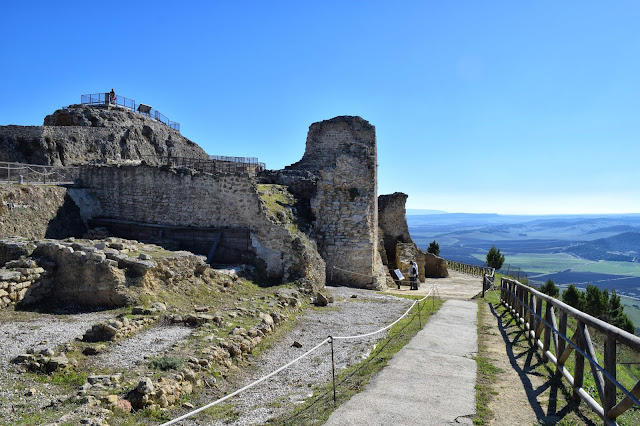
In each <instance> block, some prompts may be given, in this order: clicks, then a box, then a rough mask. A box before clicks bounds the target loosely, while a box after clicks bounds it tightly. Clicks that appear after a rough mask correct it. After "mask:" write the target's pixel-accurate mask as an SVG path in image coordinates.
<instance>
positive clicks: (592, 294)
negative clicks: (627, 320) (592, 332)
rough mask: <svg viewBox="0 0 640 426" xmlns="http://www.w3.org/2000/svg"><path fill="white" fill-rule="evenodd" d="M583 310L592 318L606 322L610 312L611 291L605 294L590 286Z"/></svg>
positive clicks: (606, 291)
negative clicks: (605, 319)
mask: <svg viewBox="0 0 640 426" xmlns="http://www.w3.org/2000/svg"><path fill="white" fill-rule="evenodd" d="M582 310H583V311H584V312H586V313H587V314H589V315H591V316H592V317H596V318H600V319H602V320H604V318H605V316H606V314H607V312H608V310H609V291H608V290H605V291H604V292H603V291H602V290H600V289H599V288H598V287H596V286H595V285H588V286H587V292H586V294H585V297H584V306H583V309H582Z"/></svg>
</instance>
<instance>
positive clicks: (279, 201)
mask: <svg viewBox="0 0 640 426" xmlns="http://www.w3.org/2000/svg"><path fill="white" fill-rule="evenodd" d="M376 143H377V142H376V134H375V127H374V126H372V125H371V124H370V123H369V122H367V121H366V120H364V119H362V118H360V117H351V116H342V117H335V118H333V119H330V120H326V121H321V122H318V123H314V124H312V125H311V126H310V128H309V133H308V136H307V141H306V147H305V153H304V156H303V157H302V159H301V160H300V161H298V162H296V163H294V164H292V165H290V166H288V167H286V168H285V169H283V170H264V167H263V165H258V166H256V165H255V164H253V163H251V164H248V163H247V164H244V163H242V164H240V166H237V165H236V166H235V168H233V169H231V171H227V170H226V169H224V168H219V167H218V168H216V167H210V168H209V169H207V168H206V167H204V166H206V165H209V166H211V165H212V164H213V165H215V164H219V163H220V161H219V160H212V159H211V158H210V157H209V156H208V155H207V154H206V153H205V152H204V151H203V150H202V149H201V148H200V147H199V146H198V145H197V144H195V143H194V142H192V141H190V140H188V139H186V138H184V137H183V136H182V135H181V134H180V133H179V132H178V131H176V130H174V129H172V128H170V127H169V126H167V125H166V124H164V123H162V122H158V121H157V120H153V119H151V118H149V117H147V116H145V115H143V114H138V113H136V112H134V111H131V110H130V109H127V108H123V107H120V106H117V105H109V104H100V105H85V104H79V105H71V106H69V107H66V108H62V109H60V110H58V111H56V112H54V113H53V114H51V115H49V116H47V117H46V118H45V120H44V125H43V126H26V127H25V126H0V160H5V161H13V162H29V163H36V164H43V165H65V166H69V165H74V166H78V167H79V169H78V172H77V174H76V176H77V177H76V182H75V183H76V185H74V186H72V187H69V188H67V189H66V192H65V194H61V195H58V196H57V197H56V198H55V199H56V200H58V201H57V202H58V203H62V201H63V200H64V203H66V204H67V205H66V206H65V208H62V204H60V206H59V210H58V211H57V212H56V215H55V217H54V218H51V219H50V221H51V223H67V222H69V223H73V224H74V226H73V227H72V226H70V227H69V228H68V229H69V234H68V235H61V232H60V229H59V228H60V226H58V228H57V230H56V232H57V233H56V234H55V237H57V238H64V237H69V236H74V237H80V236H82V235H81V234H82V233H81V232H80V231H78V230H79V229H82V227H83V225H84V226H85V227H88V228H96V227H98V228H100V229H103V230H106V231H107V232H108V235H111V236H114V237H121V238H127V239H136V240H141V241H150V242H154V243H156V244H159V245H164V246H170V247H172V248H178V249H184V250H189V251H191V252H193V253H196V254H199V255H202V256H205V257H206V259H207V261H208V262H209V263H228V264H248V265H252V267H253V268H255V271H256V273H257V274H258V275H259V276H261V277H262V278H263V279H266V280H268V281H271V282H274V283H278V282H297V283H298V284H299V286H300V287H302V288H308V289H319V288H322V287H323V286H324V285H325V283H336V284H343V285H345V284H346V285H349V286H353V287H359V288H372V289H373V288H375V289H383V288H386V287H387V286H388V285H390V284H392V283H393V282H392V279H391V275H390V273H389V271H390V270H393V269H394V268H398V267H400V268H402V267H403V265H404V264H403V262H406V259H405V258H408V257H409V256H410V257H414V258H416V259H418V263H419V265H420V275H421V277H424V274H425V268H424V266H425V261H424V253H421V251H420V250H419V249H418V248H417V246H416V245H415V244H414V243H413V242H412V241H411V238H410V236H409V234H408V228H407V225H406V218H405V215H404V202H405V201H406V195H404V194H400V195H398V194H399V193H398V194H394V195H393V196H382V197H381V198H380V200H381V201H380V203H381V204H380V206H379V205H378V203H379V199H378V194H377V147H376ZM171 158H173V159H174V161H173V162H172V161H171ZM176 158H182V159H183V161H182V164H185V165H186V166H188V167H183V166H181V165H179V164H180V163H179V162H175V159H176ZM184 159H189V161H188V162H187V163H185V162H184ZM203 165H204V166H203ZM220 170H222V171H220ZM388 197H392V198H391V200H393V201H392V202H390V201H389V200H390V199H389V198H388ZM389 205H392V206H393V208H388V207H387V206H389ZM32 207H33V206H32ZM27 209H28V206H27ZM389 212H392V213H389ZM9 214H10V215H11V216H16V215H15V214H13V211H10V212H9ZM69 215H71V216H69ZM379 215H380V217H379ZM25 216H28V215H25ZM79 218H81V220H80V219H79ZM54 219H55V220H54ZM15 220H16V218H15V217H14V221H15ZM65 221H67V222H65ZM23 228H24V227H23ZM45 228H46V227H45ZM14 229H16V230H17V229H20V226H19V225H16V226H15V227H14ZM398 229H400V232H397V230H398ZM84 230H86V228H85V229H84ZM82 232H84V231H82ZM12 235H13V234H12ZM52 235H53V234H51V232H50V231H48V230H45V232H44V234H42V235H28V236H29V237H31V238H44V237H47V236H52ZM3 236H7V235H3ZM400 253H403V255H400ZM7 260H8V261H10V260H12V259H7ZM405 266H406V265H405Z"/></svg>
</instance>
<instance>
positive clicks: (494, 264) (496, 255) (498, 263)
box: [487, 245, 504, 269]
mask: <svg viewBox="0 0 640 426" xmlns="http://www.w3.org/2000/svg"><path fill="white" fill-rule="evenodd" d="M503 263H504V255H503V254H500V249H498V248H496V246H494V245H492V246H491V248H490V249H489V252H488V253H487V265H489V267H491V268H494V269H500V268H502V264H503Z"/></svg>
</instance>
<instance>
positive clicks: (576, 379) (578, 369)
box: [573, 321, 585, 401]
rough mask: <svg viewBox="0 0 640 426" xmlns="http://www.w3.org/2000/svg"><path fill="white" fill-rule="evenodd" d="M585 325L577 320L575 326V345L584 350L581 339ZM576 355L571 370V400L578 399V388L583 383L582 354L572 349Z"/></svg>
mask: <svg viewBox="0 0 640 426" xmlns="http://www.w3.org/2000/svg"><path fill="white" fill-rule="evenodd" d="M584 327H585V325H584V323H582V321H578V326H577V327H576V334H577V335H578V336H577V339H576V346H578V348H580V349H581V350H583V351H584V341H583V340H582V331H581V330H583V329H584ZM574 352H575V356H576V362H575V368H574V371H573V400H574V401H580V394H579V393H578V389H580V388H582V385H583V383H584V356H582V354H581V353H580V352H579V351H574Z"/></svg>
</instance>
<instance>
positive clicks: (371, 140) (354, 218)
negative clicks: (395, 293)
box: [287, 116, 386, 287]
mask: <svg viewBox="0 0 640 426" xmlns="http://www.w3.org/2000/svg"><path fill="white" fill-rule="evenodd" d="M287 169H289V170H304V171H309V172H311V173H313V174H314V175H315V176H316V177H317V182H316V190H315V194H313V195H312V197H311V200H310V206H311V212H312V215H313V219H314V220H313V225H314V232H315V235H316V241H317V242H318V249H319V251H320V254H321V255H322V258H323V259H324V261H325V262H326V266H327V279H328V280H329V281H331V282H333V283H339V284H347V285H352V286H356V287H367V286H371V285H373V286H374V287H381V286H384V283H385V281H386V280H385V278H384V276H385V273H384V269H385V268H384V265H383V264H382V260H381V258H380V255H379V253H378V250H377V246H378V204H377V203H378V198H377V147H376V134H375V127H374V126H372V125H371V124H369V122H367V121H366V120H363V119H362V118H360V117H349V116H344V117H336V118H333V119H331V120H326V121H322V122H319V123H314V124H312V125H311V126H310V128H309V133H308V136H307V143H306V148H305V154H304V156H303V158H302V159H301V160H300V161H299V162H297V163H295V164H292V165H291V166H289V167H287Z"/></svg>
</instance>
